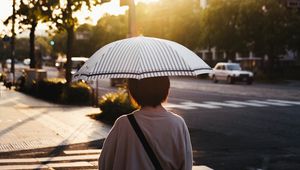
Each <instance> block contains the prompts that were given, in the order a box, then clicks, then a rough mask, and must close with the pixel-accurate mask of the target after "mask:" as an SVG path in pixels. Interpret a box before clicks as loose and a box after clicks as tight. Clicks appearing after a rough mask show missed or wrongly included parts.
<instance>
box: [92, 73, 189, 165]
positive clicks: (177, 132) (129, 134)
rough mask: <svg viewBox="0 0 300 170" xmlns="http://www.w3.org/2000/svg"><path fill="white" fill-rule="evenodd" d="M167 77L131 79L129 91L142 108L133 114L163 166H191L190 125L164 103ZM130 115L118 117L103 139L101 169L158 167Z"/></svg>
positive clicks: (168, 83)
mask: <svg viewBox="0 0 300 170" xmlns="http://www.w3.org/2000/svg"><path fill="white" fill-rule="evenodd" d="M169 88H170V80H169V78H168V77H156V78H145V79H141V80H137V79H129V80H128V91H129V94H130V96H131V99H132V100H133V101H134V102H136V103H137V104H138V105H139V106H140V109H139V110H136V111H134V112H133V113H131V114H133V116H134V117H135V119H136V122H137V123H138V125H139V126H140V129H141V131H142V132H143V134H144V136H145V138H146V140H147V142H148V143H149V145H150V147H151V149H152V150H153V152H154V155H155V156H156V157H157V159H158V161H159V163H160V165H161V167H162V169H164V170H168V169H178V170H191V169H192V163H193V156H192V146H191V141H190V135H189V132H188V128H187V126H186V124H185V122H184V120H183V118H181V117H180V116H178V115H176V114H174V113H172V112H170V111H167V110H166V109H165V108H164V107H163V106H162V103H163V102H164V101H166V99H167V96H168V94H169ZM127 116H128V115H123V116H121V117H119V118H118V119H117V120H116V122H115V124H114V125H113V127H112V129H111V131H110V132H109V134H108V136H107V138H106V139H105V141H104V144H103V148H102V152H101V154H100V157H99V160H98V164H99V169H101V170H140V169H143V170H148V169H149V170H150V169H155V167H154V165H153V163H152V162H151V160H150V157H149V156H148V155H147V152H146V151H145V149H144V147H143V144H142V143H141V141H140V140H139V138H138V136H137V134H136V133H135V131H134V129H133V127H132V126H131V124H130V121H129V119H128V118H127Z"/></svg>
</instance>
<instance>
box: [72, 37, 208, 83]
mask: <svg viewBox="0 0 300 170" xmlns="http://www.w3.org/2000/svg"><path fill="white" fill-rule="evenodd" d="M210 70H211V68H210V67H209V66H208V65H207V64H206V63H205V62H204V61H203V60H202V59H201V58H200V57H198V56H197V55H196V54H195V53H194V52H192V51H191V50H189V49H187V48H186V47H184V46H182V45H180V44H178V43H176V42H173V41H169V40H164V39H159V38H151V37H143V36H140V37H133V38H127V39H123V40H119V41H115V42H112V43H110V44H107V45H106V46H104V47H102V48H100V49H99V50H98V51H97V52H96V53H94V54H93V55H92V56H91V58H90V59H89V60H87V61H86V63H85V64H84V65H83V66H82V67H81V68H80V69H79V70H78V72H77V73H75V74H74V80H79V79H82V80H91V79H105V78H134V79H143V78H148V77H160V76H196V75H199V74H204V73H209V72H210Z"/></svg>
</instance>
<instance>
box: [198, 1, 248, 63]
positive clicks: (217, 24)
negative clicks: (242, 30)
mask: <svg viewBox="0 0 300 170" xmlns="http://www.w3.org/2000/svg"><path fill="white" fill-rule="evenodd" d="M239 3H240V0H231V1H226V0H212V1H210V4H209V6H208V7H207V8H206V9H204V10H203V11H202V12H201V26H200V29H201V30H202V31H201V36H200V37H201V38H200V39H201V44H202V46H203V47H205V48H208V49H210V48H212V47H216V48H217V49H218V50H220V51H224V52H226V53H227V54H229V59H231V60H233V59H234V55H235V52H237V51H239V50H241V49H243V46H242V43H241V39H240V38H241V37H240V35H239V34H238V32H237V31H236V30H237V19H238V14H239V13H238V5H239Z"/></svg>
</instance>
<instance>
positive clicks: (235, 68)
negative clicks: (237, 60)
mask: <svg viewBox="0 0 300 170" xmlns="http://www.w3.org/2000/svg"><path fill="white" fill-rule="evenodd" d="M227 69H228V70H241V66H240V65H239V64H231V65H227Z"/></svg>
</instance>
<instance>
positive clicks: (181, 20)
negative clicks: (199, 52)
mask: <svg viewBox="0 0 300 170" xmlns="http://www.w3.org/2000/svg"><path fill="white" fill-rule="evenodd" d="M136 12H137V25H138V32H139V33H141V34H143V35H146V36H154V37H160V38H165V39H170V40H173V41H176V42H179V43H181V44H183V45H185V46H187V47H189V48H191V49H196V48H197V46H198V39H197V37H198V36H199V35H200V29H199V24H200V22H199V13H200V5H199V1H194V0H161V1H158V2H153V3H149V4H144V3H139V4H138V5H137V7H136ZM187 30H188V31H187Z"/></svg>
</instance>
